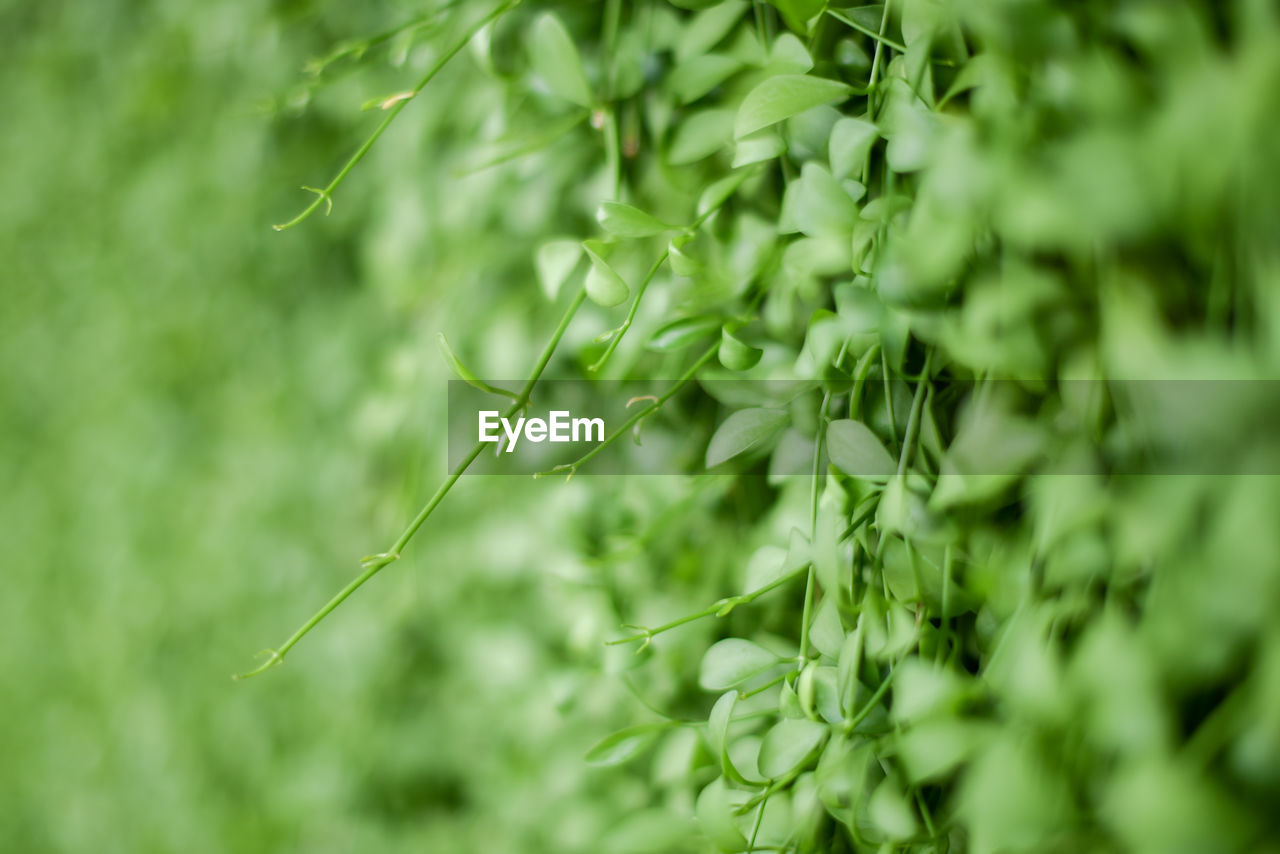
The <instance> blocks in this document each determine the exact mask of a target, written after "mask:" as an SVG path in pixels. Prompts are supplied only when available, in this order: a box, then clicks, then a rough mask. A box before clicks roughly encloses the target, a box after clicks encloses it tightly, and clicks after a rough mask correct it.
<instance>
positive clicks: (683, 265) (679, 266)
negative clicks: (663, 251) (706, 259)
mask: <svg viewBox="0 0 1280 854" xmlns="http://www.w3.org/2000/svg"><path fill="white" fill-rule="evenodd" d="M691 240H692V238H691V237H689V236H688V235H685V234H678V235H676V236H675V237H673V238H671V240H670V242H669V243H668V244H667V262H668V263H669V264H670V265H671V272H673V273H675V274H676V275H677V276H684V277H686V278H692V277H693V276H696V275H698V274H699V273H700V272H702V262H700V261H699V260H698V259H697V258H695V257H694V256H693V254H692V253H689V252H686V251H685V250H684V247H685V246H688V245H689V242H690V241H691Z"/></svg>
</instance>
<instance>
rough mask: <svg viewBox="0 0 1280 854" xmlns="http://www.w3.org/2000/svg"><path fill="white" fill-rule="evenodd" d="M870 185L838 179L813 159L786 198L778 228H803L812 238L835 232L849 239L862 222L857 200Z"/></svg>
mask: <svg viewBox="0 0 1280 854" xmlns="http://www.w3.org/2000/svg"><path fill="white" fill-rule="evenodd" d="M865 193H866V188H865V187H863V186H862V185H861V184H859V183H858V182H856V181H848V180H846V181H837V180H836V179H835V178H834V177H833V176H832V175H831V173H830V172H828V171H827V170H826V169H824V168H823V167H822V166H821V165H819V164H817V163H814V162H812V161H811V162H809V163H806V164H805V165H804V167H803V168H802V169H801V171H800V179H799V180H797V181H792V182H791V183H790V184H789V185H788V186H787V189H786V192H785V194H784V196H783V199H782V214H781V216H780V218H779V223H778V230H779V232H781V233H784V234H786V233H790V232H794V231H801V232H804V234H806V235H808V236H809V237H822V236H824V235H831V236H836V237H840V238H842V239H843V240H848V239H849V236H850V235H852V233H853V226H854V224H855V223H856V222H857V221H858V206H857V200H858V199H860V198H862V196H863V194H865Z"/></svg>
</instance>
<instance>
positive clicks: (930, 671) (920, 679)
mask: <svg viewBox="0 0 1280 854" xmlns="http://www.w3.org/2000/svg"><path fill="white" fill-rule="evenodd" d="M963 692H964V684H963V683H962V682H961V680H960V677H959V676H957V675H956V674H955V673H953V672H951V671H949V670H939V669H937V668H935V667H932V666H930V665H927V664H925V663H924V662H923V661H921V660H920V659H918V658H912V659H908V660H906V661H904V662H902V664H900V665H898V672H897V673H895V674H894V677H893V709H892V716H893V719H894V720H895V721H898V722H906V721H913V720H916V719H918V718H923V717H927V716H929V715H933V714H950V713H953V711H954V709H955V706H956V705H957V704H958V703H959V702H960V700H961V698H962V696H963Z"/></svg>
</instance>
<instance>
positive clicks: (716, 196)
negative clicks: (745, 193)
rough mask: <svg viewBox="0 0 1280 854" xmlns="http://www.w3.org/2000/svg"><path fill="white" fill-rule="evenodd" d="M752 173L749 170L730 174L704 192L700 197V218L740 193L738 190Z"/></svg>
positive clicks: (740, 170) (739, 170)
mask: <svg viewBox="0 0 1280 854" xmlns="http://www.w3.org/2000/svg"><path fill="white" fill-rule="evenodd" d="M750 172H751V170H749V169H738V170H737V171H734V172H730V173H729V174H728V175H725V176H724V177H723V178H721V179H720V180H718V181H716V182H714V183H712V184H711V185H709V186H708V187H707V188H706V189H705V190H703V191H702V195H701V196H699V197H698V216H699V217H701V216H705V215H706V214H707V213H709V212H711V211H713V210H715V209H716V208H718V207H720V206H721V205H723V204H724V203H725V202H727V201H728V200H729V197H730V196H732V195H733V194H734V193H736V192H738V188H739V187H741V186H742V182H743V181H745V180H747V176H748V175H749V174H750Z"/></svg>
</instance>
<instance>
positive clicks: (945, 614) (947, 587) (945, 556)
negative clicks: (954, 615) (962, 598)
mask: <svg viewBox="0 0 1280 854" xmlns="http://www.w3.org/2000/svg"><path fill="white" fill-rule="evenodd" d="M952 572H953V569H952V562H951V544H950V543H947V545H946V548H944V549H943V551H942V619H941V625H940V626H939V627H938V649H937V651H936V652H935V653H934V656H933V659H934V662H935V663H936V664H938V665H941V664H942V659H943V655H942V651H943V649H944V648H945V645H946V643H947V640H948V637H947V635H948V631H949V630H948V626H947V622H948V619H949V618H950V617H951V574H952Z"/></svg>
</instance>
